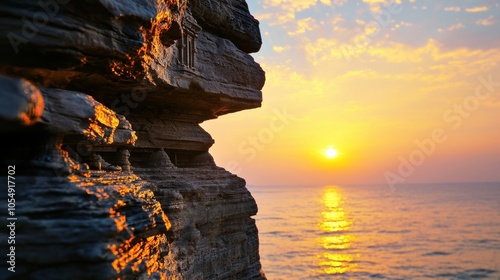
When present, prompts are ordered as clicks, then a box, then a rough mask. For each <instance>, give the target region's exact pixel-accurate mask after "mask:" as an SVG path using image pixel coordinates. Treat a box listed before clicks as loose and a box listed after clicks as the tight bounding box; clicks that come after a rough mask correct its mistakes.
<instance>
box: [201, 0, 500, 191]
mask: <svg viewBox="0 0 500 280" xmlns="http://www.w3.org/2000/svg"><path fill="white" fill-rule="evenodd" d="M247 3H248V5H249V8H250V12H251V13H252V14H253V15H254V16H255V18H257V19H258V20H259V22H260V29H261V34H262V39H263V45H262V48H261V50H260V51H259V52H257V53H255V54H252V56H253V57H254V59H255V60H256V61H257V62H258V63H259V64H261V66H262V68H263V69H264V71H265V72H266V84H265V86H264V88H263V90H262V92H263V103H262V107H260V108H257V109H251V110H246V111H242V112H238V113H235V114H230V115H225V116H221V117H219V118H218V119H217V120H210V121H207V122H204V123H202V124H201V125H202V127H204V128H205V129H206V130H207V131H208V132H209V133H210V134H211V135H212V137H213V138H214V139H215V144H214V146H213V147H212V148H211V149H210V152H211V154H212V155H213V156H214V158H215V161H216V163H217V164H218V165H219V166H221V167H223V168H225V169H227V170H228V171H231V172H233V173H235V174H237V175H238V176H240V177H243V178H245V180H246V181H247V184H250V185H263V186H280V185H287V186H289V185H308V186H315V185H331V184H337V185H348V184H387V185H389V186H396V185H399V184H411V183H434V182H492V181H497V182H498V181H500V1H496V0H476V1H467V0H464V1H444V0H443V1H425V0H394V1H388V0H359V1H347V0H248V1H247ZM330 147H331V148H333V149H335V150H336V151H337V152H338V156H337V157H335V158H328V157H326V156H325V151H326V150H327V149H328V148H330Z"/></svg>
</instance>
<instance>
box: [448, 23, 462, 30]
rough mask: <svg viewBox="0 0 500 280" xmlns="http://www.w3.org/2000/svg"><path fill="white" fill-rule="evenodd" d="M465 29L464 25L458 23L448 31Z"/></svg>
mask: <svg viewBox="0 0 500 280" xmlns="http://www.w3.org/2000/svg"><path fill="white" fill-rule="evenodd" d="M464 27H465V26H464V25H463V24H462V23H460V22H459V23H457V24H454V25H452V26H450V27H448V29H447V30H448V31H453V30H458V29H462V28H464Z"/></svg>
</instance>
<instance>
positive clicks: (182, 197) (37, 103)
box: [0, 0, 265, 279]
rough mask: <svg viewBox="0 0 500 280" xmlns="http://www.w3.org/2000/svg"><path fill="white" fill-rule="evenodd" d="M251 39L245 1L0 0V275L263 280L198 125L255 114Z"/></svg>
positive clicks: (232, 183)
mask: <svg viewBox="0 0 500 280" xmlns="http://www.w3.org/2000/svg"><path fill="white" fill-rule="evenodd" d="M260 45H261V37H260V31H259V26H258V22H257V21H256V20H255V19H254V18H253V17H252V15H251V14H250V13H249V11H248V7H247V5H246V2H245V1H244V0H222V1H221V0H203V1H202V0H188V1H186V0H181V1H179V0H134V1H131V0H127V1H112V0H87V1H76V0H26V1H15V0H5V1H2V3H0V50H1V52H2V56H0V125H1V126H0V133H2V138H3V139H4V140H5V141H6V142H7V145H3V146H2V147H1V158H2V164H3V166H4V167H3V168H4V169H5V172H4V174H3V175H2V176H5V177H3V178H4V182H9V183H8V186H9V187H8V188H7V187H5V188H4V190H3V191H1V192H0V201H3V202H2V203H0V205H1V206H2V209H1V210H0V220H1V221H4V222H5V223H7V225H9V224H12V225H15V227H14V226H11V227H5V226H2V227H1V229H0V237H1V240H2V241H1V243H0V253H1V255H2V256H3V257H2V259H1V260H2V262H1V265H0V269H1V270H0V279H264V278H265V276H264V274H263V272H262V270H261V265H260V262H259V255H258V232H257V228H256V226H255V221H254V220H253V219H252V216H254V215H255V214H256V213H257V205H256V204H255V201H254V199H253V198H252V196H251V194H250V193H249V192H248V190H247V189H246V187H245V181H244V180H243V179H242V178H239V177H237V176H235V175H233V174H231V173H229V172H227V171H226V170H224V169H222V168H220V167H217V166H216V165H215V163H214V160H213V158H212V156H211V155H210V153H209V149H210V147H211V146H212V145H213V143H214V140H213V139H212V137H211V136H210V135H209V134H208V133H207V132H206V131H204V130H203V129H202V128H201V127H200V126H199V124H200V123H202V122H204V121H206V120H209V119H214V118H217V117H218V116H220V115H223V114H228V113H233V112H237V111H240V110H245V109H252V108H257V107H259V106H260V104H261V101H262V96H261V89H262V87H263V85H264V82H265V75H264V72H263V70H262V69H261V68H260V66H259V65H258V64H257V63H256V62H255V61H254V60H253V58H252V57H251V56H250V55H249V53H252V52H256V51H258V50H259V48H260ZM7 175H10V177H7ZM7 201H10V203H6V202H7Z"/></svg>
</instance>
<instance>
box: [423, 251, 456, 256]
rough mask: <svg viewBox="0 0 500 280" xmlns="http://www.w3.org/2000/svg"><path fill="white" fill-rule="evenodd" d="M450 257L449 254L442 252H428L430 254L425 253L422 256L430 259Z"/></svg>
mask: <svg viewBox="0 0 500 280" xmlns="http://www.w3.org/2000/svg"><path fill="white" fill-rule="evenodd" d="M449 255H451V253H448V252H443V251H433V252H430V253H425V254H422V256H424V257H431V256H449Z"/></svg>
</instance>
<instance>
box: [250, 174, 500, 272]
mask: <svg viewBox="0 0 500 280" xmlns="http://www.w3.org/2000/svg"><path fill="white" fill-rule="evenodd" d="M248 188H249V190H250V192H251V193H252V195H253V196H254V198H255V200H256V201H257V204H258V207H259V212H258V214H257V215H256V216H255V219H256V222H257V227H258V229H259V241H260V256H261V263H262V266H263V270H264V272H265V273H266V276H267V277H268V279H269V280H278V279H286V280H290V279H356V280H358V279H405V280H407V279H496V280H498V279H500V183H468V184H429V185H405V186H398V187H396V188H394V189H391V188H389V187H387V186H323V187H261V186H249V187H248Z"/></svg>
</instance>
